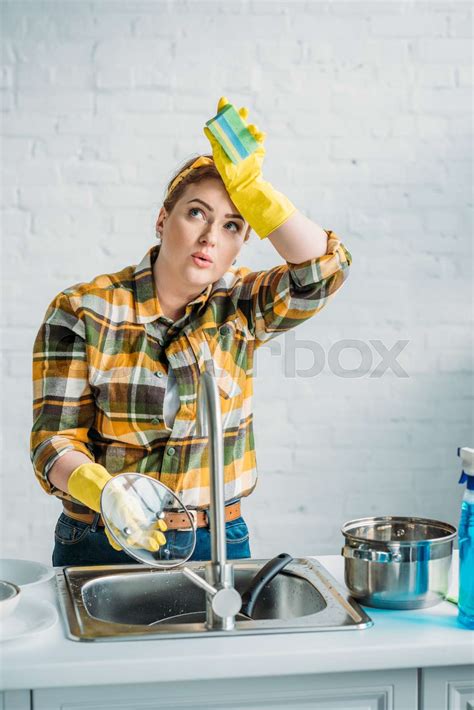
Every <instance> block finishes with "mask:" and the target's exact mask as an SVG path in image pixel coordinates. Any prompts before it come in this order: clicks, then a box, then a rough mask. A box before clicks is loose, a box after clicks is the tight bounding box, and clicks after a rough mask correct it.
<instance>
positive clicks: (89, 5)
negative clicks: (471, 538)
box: [0, 0, 474, 561]
mask: <svg viewBox="0 0 474 710" xmlns="http://www.w3.org/2000/svg"><path fill="white" fill-rule="evenodd" d="M1 12H2V18H1V19H2V26H3V46H4V51H3V60H2V67H1V73H0V77H1V92H2V98H3V102H2V103H3V111H4V113H3V114H2V134H3V138H2V167H3V169H4V176H3V190H2V204H3V217H2V218H3V228H4V237H3V249H2V266H3V283H4V291H3V302H4V308H3V318H2V326H1V335H2V344H1V350H2V355H3V361H2V362H3V365H2V373H3V382H2V395H3V396H2V400H3V405H4V407H3V434H4V438H3V444H2V496H1V505H2V530H3V535H2V546H1V551H0V553H1V554H2V555H18V556H23V557H29V558H35V559H39V560H44V561H49V559H50V551H51V548H52V542H53V527H54V523H55V519H56V517H57V514H58V512H59V508H60V505H59V503H58V502H57V501H56V500H54V499H51V498H49V497H47V496H46V495H45V494H44V493H43V492H42V491H41V489H40V487H39V486H38V484H37V483H36V482H35V480H34V478H33V474H32V470H31V465H30V461H29V451H28V439H29V431H30V425H31V402H30V398H31V385H30V368H31V365H30V360H31V347H32V343H33V339H34V337H35V333H36V330H37V328H38V326H39V324H40V321H41V319H42V317H43V315H44V312H45V309H46V307H47V305H48V303H49V301H50V300H51V299H52V297H53V296H54V295H55V294H56V293H57V292H58V291H60V290H61V289H63V288H64V287H66V286H68V285H70V284H72V283H75V282H77V281H80V280H88V279H90V278H92V277H93V276H94V275H96V274H97V273H101V272H105V271H114V270H116V269H118V268H120V267H122V266H124V265H125V264H127V263H135V262H137V261H138V260H140V258H141V257H142V255H143V253H144V252H145V251H146V249H147V248H148V247H149V246H150V245H151V244H152V243H153V241H154V221H155V218H156V215H157V212H158V210H159V207H160V205H161V201H162V196H163V189H164V186H165V183H166V181H167V179H168V178H169V177H170V175H171V173H172V172H173V170H174V169H175V167H176V166H177V165H178V164H179V163H180V162H181V161H183V160H184V159H185V158H187V157H189V156H190V155H191V154H193V153H195V152H198V151H208V150H209V146H208V144H207V141H206V139H205V137H204V136H203V134H202V126H203V125H204V122H205V120H207V119H208V118H209V117H210V116H211V115H212V114H213V112H214V109H215V104H216V101H217V99H218V98H219V96H221V95H222V94H224V95H226V96H228V97H229V98H230V99H231V100H232V101H233V102H235V103H236V104H238V105H239V106H241V105H246V106H248V107H249V108H250V109H251V116H252V119H253V120H254V121H255V122H256V123H257V124H258V125H259V126H260V127H261V128H262V129H263V130H265V131H266V132H267V134H268V137H267V141H266V145H267V158H266V168H265V175H266V177H267V179H270V180H271V181H272V182H273V183H274V184H275V185H276V186H277V187H278V189H280V190H282V191H283V192H285V193H287V194H288V196H289V197H290V198H291V199H292V200H293V201H294V202H295V203H296V204H297V206H298V207H299V208H300V209H301V210H302V211H304V212H305V213H306V214H307V215H309V216H310V217H311V218H313V219H314V220H316V221H317V222H318V223H320V224H322V225H323V226H324V227H327V228H331V229H333V230H334V231H336V232H337V233H338V234H339V235H340V236H341V237H342V239H343V241H344V243H345V244H346V245H347V247H348V248H349V249H350V251H351V252H352V254H353V258H354V264H353V270H352V274H351V277H350V279H349V281H348V282H347V284H346V285H345V287H344V289H343V291H342V292H341V293H340V294H339V295H338V296H337V297H336V299H335V300H334V302H333V303H332V304H331V305H330V306H329V307H328V308H327V310H325V311H324V312H323V313H321V314H320V315H319V316H318V317H316V318H315V319H313V320H312V321H310V322H308V323H306V324H305V325H303V326H302V327H301V328H300V329H299V330H298V331H297V332H296V333H295V335H296V338H297V341H301V340H312V341H314V342H317V343H319V344H320V345H321V346H322V348H323V351H324V353H325V355H326V361H327V355H328V353H329V350H330V348H331V346H333V345H334V344H335V343H337V342H338V341H340V340H342V339H345V340H359V341H362V342H363V343H365V345H366V347H367V348H368V350H369V352H371V353H372V356H373V366H372V367H375V365H376V364H377V362H378V361H379V359H380V358H379V356H378V355H377V353H376V350H374V347H373V345H372V344H371V342H370V341H371V340H378V341H381V342H382V343H383V344H384V345H385V347H386V348H387V349H390V348H392V347H393V345H394V344H395V343H396V342H397V341H398V340H408V341H409V343H408V345H407V347H406V348H405V349H404V350H403V352H402V353H401V355H400V357H399V362H400V364H401V366H402V367H403V368H404V370H405V371H406V372H407V374H408V377H406V378H398V377H395V376H394V375H393V372H392V371H390V370H389V371H388V372H386V373H385V374H384V375H383V376H382V377H379V378H376V377H370V372H367V373H366V374H365V375H363V376H361V377H358V378H348V377H340V376H336V375H335V374H334V373H333V372H331V371H330V369H329V368H328V366H327V363H326V366H325V368H324V369H323V371H322V372H321V373H320V374H319V375H317V376H314V377H303V376H294V377H290V376H287V377H285V376H284V375H283V373H284V366H285V362H286V365H287V367H289V361H288V357H289V351H288V348H290V347H291V342H294V341H290V339H289V338H288V337H285V338H280V339H279V340H278V341H275V343H274V345H275V346H276V345H277V344H278V345H279V348H276V347H274V348H273V350H270V348H269V347H266V348H263V349H262V350H261V351H260V354H259V357H258V361H257V379H256V387H255V389H256V401H255V410H256V438H257V453H258V461H259V467H260V482H259V485H258V488H257V490H256V491H255V492H254V494H253V495H252V496H251V497H250V498H249V499H247V501H245V514H246V517H247V519H248V523H249V525H250V528H251V532H252V542H253V544H252V550H253V554H254V556H260V555H261V556H265V555H271V554H274V553H275V554H276V553H279V552H281V551H283V550H289V551H290V552H293V553H294V554H305V553H310V554H315V553H328V552H338V550H339V548H340V545H341V536H340V533H339V528H340V525H341V524H342V523H343V522H344V521H345V520H347V519H349V518H352V517H356V516H362V515H370V514H382V513H385V514H397V513H398V514H414V515H424V516H432V517H438V518H441V519H444V520H447V521H450V522H453V523H455V524H456V522H457V517H458V507H459V500H460V495H461V491H460V489H459V488H458V487H457V478H458V471H459V461H458V459H457V457H456V448H457V446H459V445H471V446H472V445H473V443H474V442H473V438H472V436H473V434H472V432H473V426H472V381H471V380H470V372H471V371H472V360H471V351H470V340H469V335H468V329H469V319H470V316H471V315H472V307H471V305H470V298H471V296H472V291H471V284H472V273H471V272H470V261H469V258H468V255H469V250H470V247H471V235H472V217H471V214H470V211H469V205H470V187H471V183H472V173H471V171H472V147H471V143H470V133H471V116H470V104H471V99H472V71H471V65H470V61H471V54H470V51H471V50H470V47H471V42H472V38H471V27H472V24H471V17H470V12H471V11H470V5H469V3H464V2H437V1H436V0H432V1H431V2H408V1H401V2H393V1H391V2H380V1H378V2H357V1H353V2H337V1H333V2H316V1H312V0H307V1H306V2H303V1H301V2H296V1H291V2H288V1H286V2H273V1H272V2H270V1H265V0H264V1H256V0H255V1H253V0H241V1H238V0H226V1H225V2H204V1H195V2H193V1H191V0H189V1H188V2H169V1H168V2H166V1H162V2H155V3H152V2H145V1H143V2H142V1H140V0H133V1H132V0H130V1H128V0H123V1H122V2H119V1H115V2H112V1H109V0H102V2H99V1H96V2H85V1H84V2H83V1H82V0H74V1H73V0H70V1H69V2H66V1H65V0H61V1H58V2H45V1H42V0H34V1H32V2H23V1H22V0H11V1H8V0H3V2H2V3H1ZM241 260H242V262H243V263H246V264H248V265H249V266H252V267H255V268H262V267H269V266H272V265H274V264H276V263H279V257H278V255H277V254H276V253H275V252H274V251H273V250H272V246H271V244H270V243H267V242H259V241H258V239H257V238H256V237H254V238H253V240H251V242H250V244H249V245H248V246H245V247H244V250H243V254H242V259H241ZM285 352H286V355H285ZM278 353H279V354H278ZM359 361H360V356H359V355H358V354H357V353H356V352H355V351H354V350H351V351H349V350H346V351H345V352H344V353H343V354H342V356H341V365H342V366H343V367H346V368H351V367H352V368H357V367H358V365H359ZM311 364H312V359H311V356H310V352H309V351H308V350H302V349H300V350H298V349H297V350H296V367H297V368H299V369H303V370H304V369H307V368H309V367H311Z"/></svg>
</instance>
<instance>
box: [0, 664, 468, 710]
mask: <svg viewBox="0 0 474 710" xmlns="http://www.w3.org/2000/svg"><path fill="white" fill-rule="evenodd" d="M473 707H474V666H444V667H437V668H426V669H423V670H420V671H418V670H416V669H400V670H392V671H390V670H387V671H374V672H358V673H327V674H322V675H302V676H295V675H292V676H286V677H279V678H275V677H264V678H243V679H240V680H236V679H235V678H233V679H224V680H214V681H209V680H205V681H190V682H184V683H179V682H173V683H166V682H164V683H161V682H160V683H148V684H139V685H138V684H137V685H133V684H128V685H105V686H91V687H76V688H45V689H40V690H34V691H32V692H31V693H30V691H28V690H11V691H6V692H4V693H0V710H33V708H34V710H65V708H67V710H154V709H155V708H157V709H158V708H159V710H168V709H169V710H172V709H173V710H176V709H178V708H179V709H180V710H186V709H187V708H193V710H200V709H202V710H204V709H206V710H207V709H212V708H214V709H215V710H221V709H222V710H224V709H225V708H229V710H230V709H231V710H263V709H265V708H266V709H267V710H271V709H273V708H278V710H297V709H298V708H301V710H303V709H304V708H306V709H307V710H309V709H310V708H311V710H472V708H473Z"/></svg>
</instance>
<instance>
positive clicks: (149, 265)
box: [133, 245, 212, 323]
mask: <svg viewBox="0 0 474 710" xmlns="http://www.w3.org/2000/svg"><path fill="white" fill-rule="evenodd" d="M159 251H160V246H159V245H156V246H153V247H152V248H151V249H149V250H148V251H147V253H146V254H145V256H144V257H143V259H142V260H141V262H140V263H139V264H138V265H137V266H136V267H135V271H134V274H133V283H134V290H135V303H136V312H137V322H138V323H151V322H152V321H154V320H158V318H165V317H166V316H164V315H163V311H162V310H161V306H160V302H159V300H158V296H157V295H156V289H155V281H154V278H153V264H154V262H155V261H156V259H157V257H158V254H159ZM211 292H212V284H209V286H207V288H206V289H204V291H202V292H201V293H200V294H199V295H198V296H196V298H194V299H193V300H192V301H190V302H189V303H188V304H187V306H186V317H188V316H189V315H190V314H191V312H192V311H193V310H194V309H197V310H198V311H200V310H201V309H202V308H204V307H205V305H206V303H207V301H208V299H209V296H210V295H211Z"/></svg>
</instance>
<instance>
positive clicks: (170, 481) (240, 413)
mask: <svg viewBox="0 0 474 710" xmlns="http://www.w3.org/2000/svg"><path fill="white" fill-rule="evenodd" d="M327 235H328V248H327V253H326V254H325V255H324V256H321V257H319V258H315V259H311V260H309V261H306V262H304V263H302V264H296V265H295V264H288V263H285V264H283V265H280V266H276V267H274V268H272V269H269V270H267V271H258V272H252V271H250V270H249V269H248V268H245V267H238V268H234V269H231V270H229V271H228V272H227V273H225V274H224V276H223V277H222V278H221V279H220V280H219V281H217V282H215V283H213V284H210V285H209V286H208V287H207V289H205V290H204V291H203V292H202V293H201V294H200V295H199V296H198V297H197V298H196V299H194V300H193V301H192V302H190V303H189V304H188V305H187V307H186V312H185V314H184V316H183V317H182V318H180V319H179V320H178V321H176V322H173V321H172V320H170V319H169V318H166V317H165V316H164V315H163V313H162V311H161V308H160V304H159V301H158V299H157V296H156V292H155V288H154V281H153V273H152V267H153V262H154V260H155V259H156V257H157V255H158V250H159V246H155V247H153V248H152V249H150V250H149V251H148V253H147V254H146V255H145V257H144V258H143V260H142V261H141V263H140V264H139V265H138V266H129V267H127V268H125V269H123V270H122V271H119V272H118V273H114V274H106V275H101V276H98V277H96V278H95V279H93V280H92V281H91V282H90V283H81V284H77V285H75V286H72V287H71V288H68V289H66V290H64V291H63V292H61V293H60V294H59V295H58V296H57V297H56V298H55V299H54V300H53V302H52V303H51V305H50V306H49V308H48V310H47V313H46V316H45V318H44V321H43V323H42V325H41V327H40V329H39V332H38V335H37V337H36V341H35V345H34V353H33V389H34V395H33V396H34V402H33V418H34V424H33V429H32V433H31V459H32V462H33V466H34V470H35V474H36V476H37V478H38V480H39V482H40V484H41V486H42V487H43V488H44V490H45V491H46V492H47V493H49V494H53V495H56V496H58V497H59V498H62V499H64V500H65V501H68V502H69V506H71V505H72V506H73V509H76V505H77V511H78V512H84V511H87V509H86V508H84V507H83V506H81V505H80V504H79V502H78V501H75V500H74V499H73V498H72V497H71V496H69V495H68V494H66V493H63V492H62V491H60V490H58V489H57V488H55V487H54V486H53V485H52V484H51V482H50V481H49V479H48V472H49V470H50V469H51V467H52V465H53V464H54V463H55V461H57V459H58V457H60V456H61V455H62V454H64V453H66V452H67V451H73V450H75V451H80V452H82V453H84V454H85V455H86V456H88V457H89V458H90V459H91V461H96V462H97V463H100V464H102V465H103V466H105V468H106V469H107V470H108V471H109V473H110V474H112V475H113V474H118V473H124V472H126V471H135V472H139V473H145V474H148V475H150V476H153V477H154V478H157V479H158V480H159V481H162V482H163V483H165V484H166V485H167V486H168V487H169V488H171V489H172V490H173V491H175V492H176V493H177V495H178V496H180V497H181V499H182V501H183V503H184V504H185V505H187V506H189V507H190V508H207V507H208V506H209V499H210V496H209V467H208V448H207V440H206V438H205V437H202V436H198V435H197V432H196V393H197V384H198V380H199V376H200V373H201V372H202V371H203V370H204V369H210V370H211V371H212V372H213V373H214V374H215V376H216V378H217V383H218V388H219V392H220V403H221V409H222V425H223V433H224V477H225V499H226V500H227V501H229V500H232V499H235V498H240V497H242V496H247V495H248V494H249V493H251V491H252V490H253V488H254V487H255V484H256V480H257V468H256V457H255V443H254V433H253V415H252V371H253V359H254V352H255V348H257V347H258V346H259V345H261V344H262V343H265V342H266V341H268V340H269V339H270V338H273V337H275V336H277V335H279V334H280V333H283V332H285V331H287V330H289V329H290V328H294V327H295V326H297V325H298V324H299V323H302V322H303V321H304V320H306V319H308V318H310V317H311V316H313V315H314V314H315V313H317V312H318V311H320V310H321V309H322V308H323V307H324V306H325V305H326V303H327V302H328V300H329V299H330V298H331V296H333V295H334V294H335V292H336V291H337V290H338V289H339V288H340V287H341V285H342V284H343V282H344V280H345V278H346V276H347V274H348V269H349V266H350V263H351V255H350V254H349V252H348V251H347V250H346V249H345V248H344V246H343V245H342V244H341V242H340V240H339V239H338V237H337V236H336V235H335V234H334V233H333V232H331V231H327ZM169 368H172V369H173V373H174V375H175V378H176V381H177V385H178V392H179V398H180V408H179V410H178V412H177V414H176V417H175V420H174V422H173V424H172V427H169V426H167V423H166V421H165V420H164V417H163V400H164V395H165V392H166V384H167V379H168V376H167V373H168V372H169Z"/></svg>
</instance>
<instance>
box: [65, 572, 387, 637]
mask: <svg viewBox="0 0 474 710" xmlns="http://www.w3.org/2000/svg"><path fill="white" fill-rule="evenodd" d="M266 562H267V560H238V561H236V562H234V563H233V566H234V571H235V586H236V588H237V590H238V591H239V592H241V593H242V592H244V591H245V589H246V587H247V585H248V584H249V582H250V580H251V579H252V578H253V577H254V575H255V574H256V573H257V572H258V570H259V569H260V568H261V567H262V566H263V565H264V564H265V563H266ZM187 566H188V567H190V568H191V569H193V570H194V571H195V572H197V574H199V575H202V576H204V569H205V563H201V562H191V563H187ZM56 581H57V586H58V591H59V597H60V602H61V609H62V612H63V616H64V619H65V621H66V625H67V628H68V636H69V638H71V639H74V640H78V641H111V640H132V639H144V638H150V639H152V638H156V637H157V636H159V637H160V638H161V637H178V636H179V637H185V636H199V635H202V636H213V635H214V636H215V635H222V634H227V635H240V634H256V633H288V632H295V631H327V630H336V629H338V630H344V629H361V628H366V627H368V626H371V625H372V623H373V622H372V621H371V619H370V618H369V617H368V616H367V614H366V613H365V612H364V611H363V610H362V609H361V608H360V606H359V605H358V604H357V602H355V601H354V600H353V599H351V598H350V597H349V596H348V594H347V592H346V591H345V590H344V589H343V588H341V587H340V586H339V584H338V583H337V582H336V581H335V580H334V579H333V578H332V577H331V576H330V575H329V573H328V572H327V571H326V570H325V569H324V567H323V566H322V565H321V564H319V563H318V562H317V561H316V560H309V559H306V558H301V559H295V560H294V561H293V562H292V563H290V564H289V565H288V566H287V567H285V569H284V570H283V571H282V572H280V574H278V575H277V577H275V578H274V579H273V580H272V581H271V582H269V583H268V584H267V585H266V587H265V588H264V589H263V591H262V593H261V595H260V597H259V599H258V601H257V603H256V605H255V609H254V612H253V615H252V619H251V620H249V619H247V618H245V617H242V616H240V615H239V616H237V619H236V626H235V629H234V630H232V631H221V630H212V631H210V630H209V629H207V628H206V626H205V621H206V614H205V608H206V598H205V593H204V591H202V590H201V589H199V588H198V587H197V586H196V585H195V584H193V583H192V582H191V581H189V580H188V579H187V578H186V576H185V575H184V574H183V572H182V570H180V569H179V568H177V569H172V570H169V571H157V570H155V569H153V568H151V567H146V566H144V565H130V566H129V565H124V566H110V567H109V566H108V567H105V566H104V567H66V568H65V569H63V570H61V571H60V572H58V573H57V576H56Z"/></svg>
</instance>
